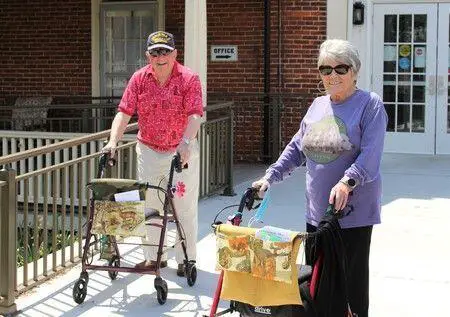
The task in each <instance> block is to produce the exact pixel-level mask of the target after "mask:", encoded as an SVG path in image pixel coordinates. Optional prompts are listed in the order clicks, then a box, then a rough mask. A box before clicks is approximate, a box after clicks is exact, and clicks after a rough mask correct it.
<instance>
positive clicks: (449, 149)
mask: <svg viewBox="0 0 450 317" xmlns="http://www.w3.org/2000/svg"><path fill="white" fill-rule="evenodd" d="M449 29H450V4H439V38H438V43H439V45H438V59H437V60H438V62H437V63H438V65H437V80H436V99H437V108H436V111H437V113H436V153H438V154H450V100H449V96H450V88H449V85H448V84H449V79H450V61H449V59H450V52H449V50H450V32H449Z"/></svg>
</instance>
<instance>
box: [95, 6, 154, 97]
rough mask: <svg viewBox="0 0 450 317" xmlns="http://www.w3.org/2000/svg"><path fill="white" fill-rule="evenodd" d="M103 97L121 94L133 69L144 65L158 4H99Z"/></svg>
mask: <svg viewBox="0 0 450 317" xmlns="http://www.w3.org/2000/svg"><path fill="white" fill-rule="evenodd" d="M101 13H102V27H101V30H102V36H101V39H102V45H101V74H102V75H101V87H102V91H101V93H102V96H106V97H120V96H122V94H123V91H124V89H125V87H126V85H127V82H128V79H129V78H130V77H131V75H132V74H133V73H134V71H135V70H137V69H139V68H141V67H143V66H145V65H146V64H147V62H146V58H145V49H146V40H147V36H148V35H149V34H150V33H152V32H154V31H156V27H157V25H158V24H157V16H158V6H157V3H145V4H144V3H143V4H136V3H134V4H133V3H121V4H117V3H113V4H108V3H104V4H103V5H102V12H101Z"/></svg>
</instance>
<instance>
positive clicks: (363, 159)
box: [329, 94, 387, 210]
mask: <svg viewBox="0 0 450 317" xmlns="http://www.w3.org/2000/svg"><path fill="white" fill-rule="evenodd" d="M386 127H387V114H386V111H385V109H384V104H383V102H382V101H381V99H380V97H378V95H376V94H371V100H370V101H369V104H368V105H367V108H366V110H365V111H364V114H363V117H362V119H361V129H362V136H361V146H360V153H359V155H358V156H357V158H356V160H355V162H354V163H353V164H352V165H351V166H350V167H349V168H348V169H347V170H346V171H345V173H344V176H345V177H346V178H347V179H353V180H355V181H356V186H361V185H364V184H365V183H369V182H371V181H373V180H374V179H376V178H377V177H378V175H379V170H380V163H381V155H382V154H383V145H384V135H385V133H386ZM352 189H353V188H352V187H350V186H348V185H347V184H345V183H344V182H343V181H339V182H338V183H337V184H336V185H335V186H334V187H333V188H332V189H331V192H330V197H329V203H330V204H334V207H335V208H336V210H343V209H344V208H345V206H346V205H347V202H348V196H349V194H350V192H351V191H352Z"/></svg>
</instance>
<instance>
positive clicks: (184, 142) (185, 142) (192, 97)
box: [177, 75, 203, 164]
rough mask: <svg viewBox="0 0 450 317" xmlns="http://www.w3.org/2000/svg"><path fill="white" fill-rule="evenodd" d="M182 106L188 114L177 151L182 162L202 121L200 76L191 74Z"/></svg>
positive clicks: (187, 155) (186, 158)
mask: <svg viewBox="0 0 450 317" xmlns="http://www.w3.org/2000/svg"><path fill="white" fill-rule="evenodd" d="M184 103H185V104H184V106H185V109H186V113H187V115H188V123H187V126H186V129H185V130H184V133H183V136H182V138H181V140H180V144H179V145H178V147H177V152H178V153H180V155H181V162H182V163H183V164H185V163H187V162H188V161H189V156H190V145H191V141H192V140H194V139H195V137H196V136H197V132H198V130H199V128H200V125H201V123H202V116H203V99H202V86H201V84H200V78H199V77H198V76H197V75H196V76H193V78H192V79H191V81H190V82H189V84H188V89H187V91H186V95H185V96H184Z"/></svg>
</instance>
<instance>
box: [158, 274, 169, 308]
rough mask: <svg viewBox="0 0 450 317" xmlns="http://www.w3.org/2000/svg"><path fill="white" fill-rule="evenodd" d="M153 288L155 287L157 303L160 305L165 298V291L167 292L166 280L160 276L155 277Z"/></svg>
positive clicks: (164, 301)
mask: <svg viewBox="0 0 450 317" xmlns="http://www.w3.org/2000/svg"><path fill="white" fill-rule="evenodd" d="M155 289H156V296H157V298H158V303H159V304H160V305H164V304H165V303H166V300H167V293H168V292H169V290H168V288H167V282H166V281H164V280H163V279H162V278H161V277H159V276H158V277H156V278H155Z"/></svg>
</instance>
